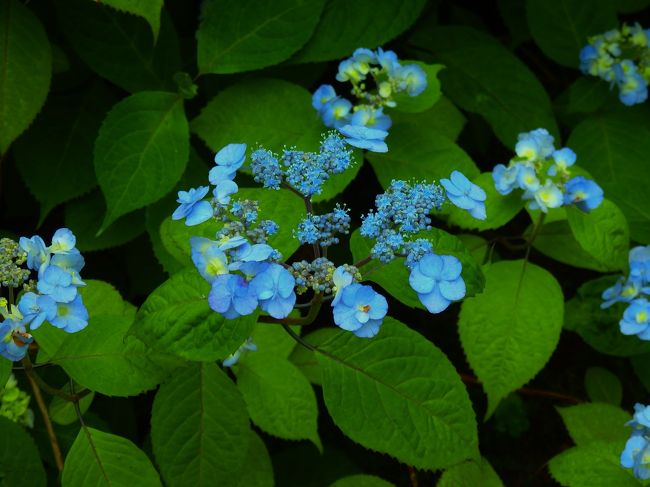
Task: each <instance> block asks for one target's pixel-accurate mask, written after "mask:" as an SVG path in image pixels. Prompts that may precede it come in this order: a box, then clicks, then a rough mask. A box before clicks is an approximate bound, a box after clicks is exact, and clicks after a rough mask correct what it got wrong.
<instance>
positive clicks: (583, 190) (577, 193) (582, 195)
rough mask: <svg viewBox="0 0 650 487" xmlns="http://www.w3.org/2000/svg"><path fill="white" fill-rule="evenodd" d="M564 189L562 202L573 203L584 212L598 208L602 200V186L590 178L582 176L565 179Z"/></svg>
mask: <svg viewBox="0 0 650 487" xmlns="http://www.w3.org/2000/svg"><path fill="white" fill-rule="evenodd" d="M565 191H566V193H565V195H564V204H566V205H570V204H574V205H576V206H577V207H578V208H580V209H581V210H582V211H585V212H588V211H590V210H593V209H595V208H598V207H599V206H600V204H601V203H602V202H603V194H604V193H603V190H602V188H601V187H600V186H598V184H596V183H595V182H594V181H592V180H591V179H585V178H583V177H582V176H576V177H575V178H573V179H571V180H569V181H567V183H566V186H565Z"/></svg>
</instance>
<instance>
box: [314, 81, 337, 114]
mask: <svg viewBox="0 0 650 487" xmlns="http://www.w3.org/2000/svg"><path fill="white" fill-rule="evenodd" d="M334 98H336V91H335V90H334V87H333V86H332V85H320V86H319V87H318V89H317V90H316V91H314V94H313V95H312V96H311V106H313V107H314V108H315V109H316V110H318V111H320V110H321V108H323V106H324V105H325V104H326V103H327V102H328V101H330V100H333V99H334Z"/></svg>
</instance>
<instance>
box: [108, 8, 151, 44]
mask: <svg viewBox="0 0 650 487" xmlns="http://www.w3.org/2000/svg"><path fill="white" fill-rule="evenodd" d="M102 3H104V4H106V5H109V6H111V7H113V8H115V9H117V10H120V11H122V12H126V13H129V14H133V15H137V16H138V17H142V18H143V19H145V20H146V21H147V22H148V23H149V26H150V27H151V32H152V33H153V38H154V42H155V40H156V39H157V38H158V32H159V31H160V11H161V10H162V8H163V0H136V1H133V0H102Z"/></svg>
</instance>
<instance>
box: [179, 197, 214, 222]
mask: <svg viewBox="0 0 650 487" xmlns="http://www.w3.org/2000/svg"><path fill="white" fill-rule="evenodd" d="M213 215H214V210H213V209H212V205H211V204H210V202H209V201H199V202H198V203H196V204H195V205H194V206H193V207H192V210H191V211H190V212H189V214H188V215H187V219H186V220H185V225H187V226H188V227H191V226H194V225H199V224H200V223H203V222H206V221H208V220H209V219H210V218H212V216H213Z"/></svg>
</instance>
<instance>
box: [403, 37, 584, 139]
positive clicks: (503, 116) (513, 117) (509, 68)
mask: <svg viewBox="0 0 650 487" xmlns="http://www.w3.org/2000/svg"><path fill="white" fill-rule="evenodd" d="M412 41H413V43H414V44H415V45H417V46H418V47H421V48H423V49H425V50H426V51H427V52H430V54H431V55H430V56H429V57H430V58H431V60H433V61H435V62H441V63H442V64H444V65H445V66H446V69H445V70H443V71H442V72H441V73H440V79H441V82H442V85H443V86H444V87H445V94H446V95H447V96H449V97H450V98H451V99H452V101H454V102H455V103H456V104H458V105H459V106H460V107H461V108H462V109H464V110H467V111H468V112H473V113H478V114H479V115H481V116H483V117H484V118H485V120H486V121H487V122H488V123H489V124H490V125H491V126H492V130H494V133H495V134H496V136H497V137H498V138H499V139H500V140H501V142H503V144H504V145H505V146H506V147H513V146H514V144H515V142H516V140H517V135H518V134H519V133H520V132H524V131H527V130H532V129H535V128H537V127H544V128H546V129H547V130H548V131H549V132H551V134H553V135H554V136H557V135H558V128H557V124H556V122H555V119H554V117H553V112H552V110H551V103H550V101H549V99H548V95H547V94H546V92H545V91H544V87H543V86H542V85H541V83H540V82H539V81H538V80H537V78H536V77H535V75H534V74H533V73H532V72H531V71H530V70H529V69H528V68H527V67H526V65H525V64H524V63H522V62H521V61H520V60H519V59H518V58H517V57H515V55H514V54H512V53H511V52H510V51H508V50H507V49H506V48H505V47H503V46H502V45H501V44H500V43H499V42H497V41H496V40H495V39H494V38H492V37H490V36H488V35H486V34H484V33H482V32H479V31H477V30H474V29H471V28H468V27H439V28H436V29H431V28H429V27H427V28H426V29H421V30H419V31H418V32H416V33H415V35H414V37H413V39H412ZM568 145H569V146H570V147H573V146H572V145H571V144H568Z"/></svg>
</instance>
